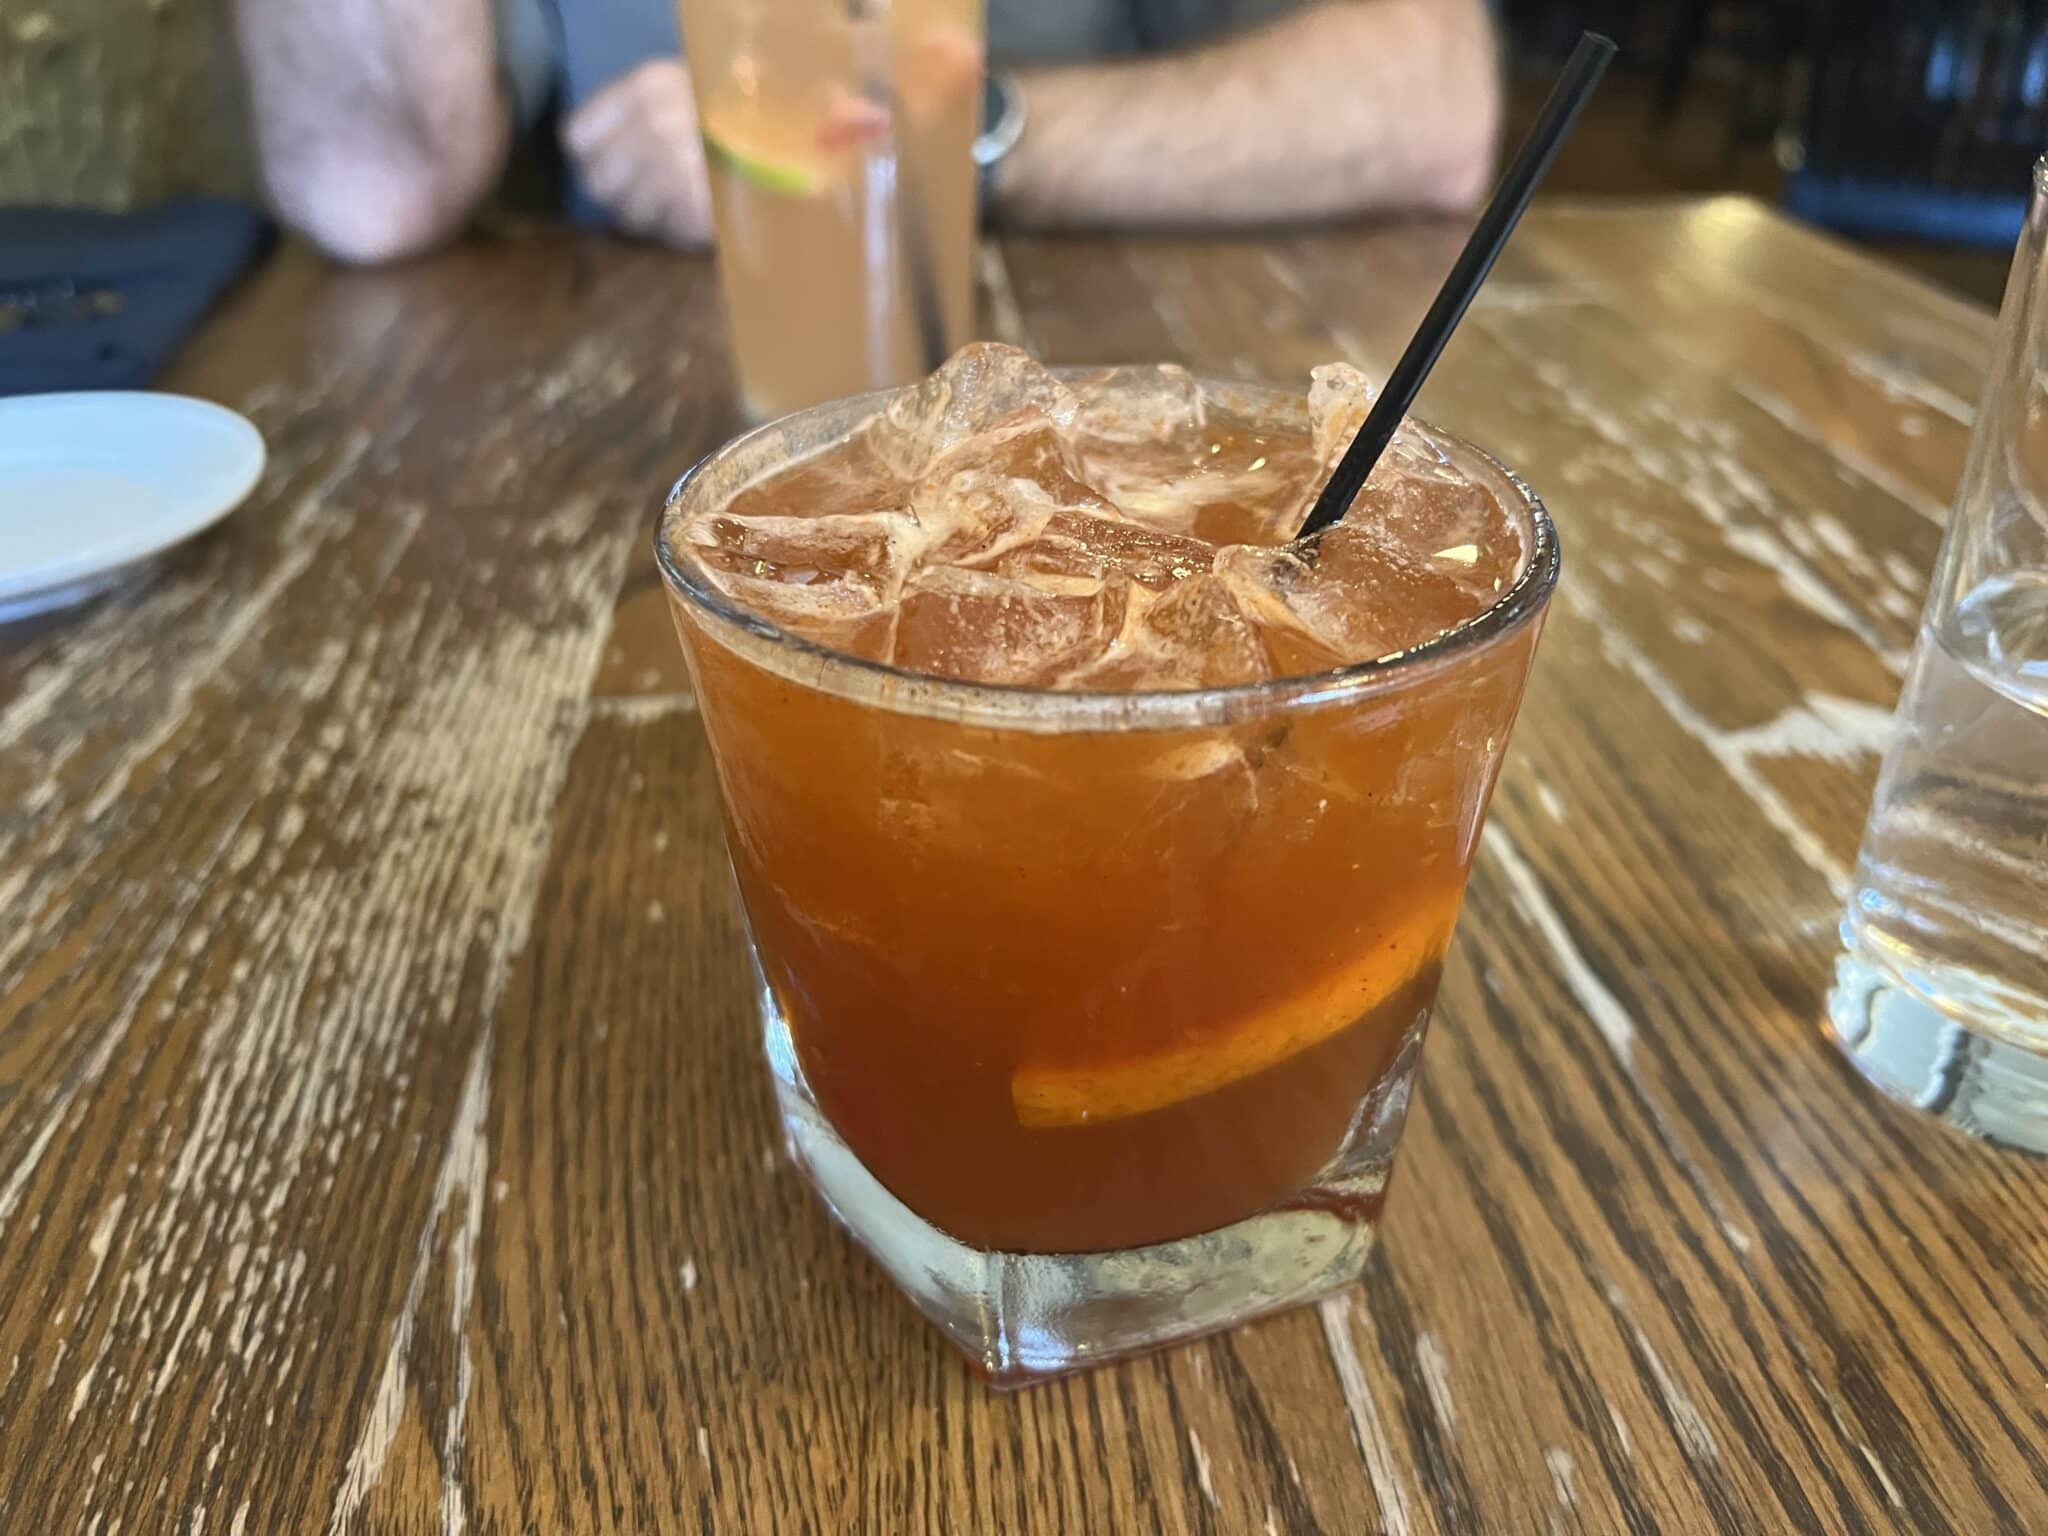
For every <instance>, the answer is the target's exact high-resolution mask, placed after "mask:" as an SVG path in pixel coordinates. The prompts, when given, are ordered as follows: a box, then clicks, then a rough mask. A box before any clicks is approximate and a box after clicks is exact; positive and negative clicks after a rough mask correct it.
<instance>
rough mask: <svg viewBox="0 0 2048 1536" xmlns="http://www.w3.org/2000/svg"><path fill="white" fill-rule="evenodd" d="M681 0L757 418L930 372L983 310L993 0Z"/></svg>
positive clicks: (739, 352) (724, 272)
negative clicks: (980, 184)
mask: <svg viewBox="0 0 2048 1536" xmlns="http://www.w3.org/2000/svg"><path fill="white" fill-rule="evenodd" d="M680 3H681V11H682V28H683V37H684V39H685V46H684V49H683V51H684V53H685V54H686V55H687V56H688V59H689V65H690V77H691V80H692V82H693V83H694V85H695V87H696V92H697V111H698V116H699V119H700V120H701V123H702V126H703V133H704V148H705V159H706V161H707V164H708V168H709V171H710V176H711V200H712V213H713V217H714V219H715V221H716V225H717V247H718V271H719V279H720V282H721V284H722V286H723V289H724V294H725V313H726V322H727V328H728V330H729V332H730V334H731V337H732V347H733V354H734V358H735V361H736V362H737V365H738V368H739V382H740V390H741V395H742V398H743V401H744V403H745V406H746V409H747V411H748V413H749V414H750V415H751V416H753V417H754V418H755V419H756V420H760V419H765V418H767V417H771V416H779V415H782V414H783V413H785V412H788V411H794V410H798V409H800V408H802V407H804V406H807V405H815V404H817V403H818V402H819V401H821V400H830V399H836V398H839V397H842V396H846V395H852V394H859V393H862V392H864V391H866V390H871V389H878V388H883V387H886V386H890V385H896V384H906V383H909V382H910V381H911V380H913V379H916V378H919V377H921V376H922V375H923V374H924V372H925V371H926V370H927V369H928V368H932V367H935V366H936V365H937V363H938V360H939V358H940V357H944V356H946V355H948V354H950V353H951V352H952V351H953V350H954V349H955V348H956V347H958V346H960V345H961V344H962V343H963V342H965V341H966V340H967V336H968V332H969V330H970V328H971V326H972V321H973V299H974V295H973V287H972V284H971V269H970V262H969V258H970V255H971V253H972V250H973V242H974V203H975V170H974V159H973V142H974V134H975V130H976V127H977V126H978V124H979V120H980V115H981V78H982V49H983V37H982V5H981V0H680ZM921 305H922V306H923V307H922V308H921V307H920V306H921ZM926 327H932V328H935V329H936V330H937V331H938V332H939V335H938V337H937V338H936V339H937V342H938V347H937V350H936V354H935V355H933V356H927V355H926V350H927V349H926V341H925V336H924V330H925V328H926Z"/></svg>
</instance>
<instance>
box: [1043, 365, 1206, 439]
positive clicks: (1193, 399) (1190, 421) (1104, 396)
mask: <svg viewBox="0 0 2048 1536" xmlns="http://www.w3.org/2000/svg"><path fill="white" fill-rule="evenodd" d="M1074 399H1075V401H1076V406H1077V408H1076V410H1075V413H1074V422H1073V430H1074V432H1075V433H1076V435H1078V436H1080V437H1082V438H1094V439H1097V440H1099V441H1101V442H1103V443H1119V444H1143V443H1157V444H1170V445H1174V446H1178V447H1181V448H1183V449H1185V450H1186V451H1187V452H1188V453H1189V454H1190V455H1191V456H1192V455H1193V454H1196V453H1199V452H1201V450H1202V448H1203V447H1204V446H1205V445H1204V443H1203V440H1202V430H1203V427H1204V425H1205V424H1206V422H1207V420H1208V414H1209V412H1208V403H1207V401H1205V400H1204V399H1203V397H1202V388H1201V386H1200V385H1199V384H1197V383H1196V382H1195V377H1194V375H1193V374H1191V373H1189V372H1188V371H1187V369H1185V368H1182V367H1180V366H1178V365H1177V364H1174V363H1161V364H1158V365H1156V366H1149V367H1141V368H1108V369H1105V370H1103V371H1102V372H1101V373H1098V374H1094V375H1092V376H1090V377H1088V378H1085V379H1081V380H1079V381H1077V382H1076V383H1075V385H1074Z"/></svg>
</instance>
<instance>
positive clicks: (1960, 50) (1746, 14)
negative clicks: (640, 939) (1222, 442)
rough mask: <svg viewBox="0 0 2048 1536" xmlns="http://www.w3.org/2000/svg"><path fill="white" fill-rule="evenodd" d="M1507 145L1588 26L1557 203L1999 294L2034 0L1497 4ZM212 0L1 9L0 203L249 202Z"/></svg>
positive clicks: (2041, 132) (2042, 92)
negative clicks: (1723, 202) (1700, 206)
mask: <svg viewBox="0 0 2048 1536" xmlns="http://www.w3.org/2000/svg"><path fill="white" fill-rule="evenodd" d="M1497 9H1498V11H1499V13H1500V18H1501V22H1502V28H1503V32H1504V35H1505V38H1506V41H1507V48H1508V68H1509V74H1510V78H1511V80H1512V82H1513V97H1512V99H1513V103H1514V110H1513V112H1512V113H1511V117H1510V122H1509V130H1508V131H1509V134H1510V136H1511V138H1512V137H1513V136H1514V135H1516V134H1517V133H1518V132H1519V130H1520V128H1521V127H1522V126H1523V125H1524V124H1525V123H1526V121H1527V120H1528V118H1529V117H1531V116H1533V114H1534V112H1535V109H1536V106H1537V104H1538V102H1540V100H1541V97H1542V94H1543V91H1544V88H1545V86H1546V84H1547V80H1548V77H1549V73H1550V72H1551V71H1552V70H1553V69H1554V68H1555V66H1556V65H1557V63H1558V61H1559V60H1560V59H1561V58H1562V57H1563V55H1564V53H1565V51H1566V50H1567V48H1568V47H1569V45H1570V42H1571V40H1572V39H1573V38H1574V37H1576V35H1577V33H1578V31H1579V29H1580V28H1582V27H1594V28H1598V29H1601V30H1604V31H1607V32H1608V33H1610V34H1611V35H1612V36H1614V37H1615V38H1616V40H1617V41H1619V42H1620V43H1621V45H1622V48H1623V53H1622V61H1621V64H1620V65H1619V66H1618V67H1617V69H1616V70H1615V72H1614V74H1613V75H1611V76H1610V78H1609V83H1608V85H1607V86H1606V88H1605V89H1604V91H1603V92H1602V94H1601V96H1600V97H1599V98H1598V99H1597V100H1596V101H1595V103H1594V105H1593V108H1592V109H1591V111H1590V112H1589V115H1588V120H1587V121H1586V122H1585V123H1584V124H1583V125H1582V126H1581V128H1580V131H1579V133H1578V135H1577V136H1576V138H1575V139H1574V140H1573V142H1572V144H1571V147H1570V148H1569V150H1568V151H1567V153H1566V155H1565V157H1564V159H1563V161H1562V162H1561V163H1560V164H1559V166H1558V169H1557V171H1556V172H1555V173H1554V175H1553V177H1552V179H1551V181H1550V184H1549V193H1548V195H1551V196H1560V195H1562V196H1573V195H1579V196H1620V197H1645V196H1658V195H1665V194H1671V193H1703V192H1723V191H1728V192H1742V193H1748V194H1751V195H1754V196H1757V197H1761V198H1765V199H1768V200H1771V201H1773V202H1777V203H1780V204H1782V205H1784V206H1786V207H1788V208H1789V209H1791V210H1792V211H1794V212H1796V213H1798V214H1800V215H1802V216H1804V217H1806V218H1809V219H1811V220H1813V221H1815V222H1817V223H1820V224H1823V225H1826V226H1828V227H1830V228H1833V229H1836V230H1838V231H1840V232H1842V233H1844V234H1845V235H1848V236H1850V237H1852V238H1855V239H1857V240H1859V241H1863V242H1866V243H1868V244H1871V245H1873V246H1876V247H1878V248H1880V249H1882V250H1883V251H1884V252H1885V253H1886V254H1887V255H1890V256H1892V257H1893V258H1895V259H1897V260H1900V261H1903V262H1905V263H1907V264H1908V265H1910V266H1912V267H1914V268H1915V269H1916V270H1918V271H1920V272H1922V273H1923V274H1925V275H1927V276H1929V277H1931V278H1933V279H1934V280H1935V281H1937V282H1940V283H1942V284H1944V285H1946V286H1948V287H1950V288H1952V289H1955V290H1957V291H1959V292H1962V293H1965V294H1967V295H1969V296H1971V297H1973V298H1976V299H1978V300H1980V301H1982V302H1984V303H1987V304H1995V303H1996V302H1997V299H1998V295H1999V289H2000V286H2001V284H2002V282H2003V278H2004V272H2005V263H2006V257H2007V253H2008V252H2009V251H2010V249H2011V246H2012V242H2013V239H2014V237H2015V235H2016V234H2017V231H2018V228H2019V219H2020V214H2021V208H2022V194H2023V191H2024V188H2025V186H2026V181H2027V167H2028V166H2029V164H2030V163H2031V161H2032V160H2033V158H2034V156H2035V155H2036V154H2037V153H2038V152H2039V150H2040V148H2041V146H2042V145H2043V144H2044V143H2048V0H1636V3H1630V0H1497ZM251 189H252V171H251V158H250V153H249V149H248V144H247V140H246V134H245V131H244V128H243V117H242V107H241V102H240V99H239V87H238V83H237V79H236V72H235V69H234V64H233V59H232V57H231V55H230V53H229V44H228V39H227V28H226V23H225V18H224V16H223V15H222V14H221V6H220V3H219V0H6V3H5V4H4V5H0V204H6V203H24V202H57V203H81V204H86V205H90V206H96V207H104V208H129V207H136V206H143V205H147V204H149V203H153V202H156V201H159V200H161V199H163V198H166V197H171V196H175V195H178V194H181V193H188V192H228V193H243V194H246V193H249V192H250V191H251Z"/></svg>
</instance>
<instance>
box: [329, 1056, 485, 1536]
mask: <svg viewBox="0 0 2048 1536" xmlns="http://www.w3.org/2000/svg"><path fill="white" fill-rule="evenodd" d="M491 1040H492V1031H491V1030H490V1028H489V1027H486V1028H485V1030H484V1032H483V1034H482V1036H481V1037H480V1038H479V1039H478V1040H477V1043H476V1045H475V1047H474V1048H473V1049H472V1050H471V1052H470V1059H469V1069H468V1071H467V1072H465V1073H464V1074H463V1082H462V1097H461V1099H460V1101H459V1103H458V1104H457V1107H456V1112H455V1124H454V1127H453V1128H452V1130H451V1131H450V1132H449V1137H448V1144H447V1147H446V1149H445V1150H444V1151H443V1153H442V1156H441V1167H440V1171H439V1173H437V1174H436V1175H435V1179H434V1197H433V1200H432V1202H431V1203H430V1204H429V1206H428V1208H427V1217H426V1220H425V1222H424V1223H422V1225H421V1227H420V1234H419V1239H418V1241H417V1243H416V1244H415V1245H414V1249H413V1261H412V1273H411V1275H410V1276H409V1277H408V1278H407V1280H406V1287H405V1298H404V1300H403V1301H402V1302H401V1303H400V1305H399V1309H398V1316H397V1317H396V1318H395V1319H394V1320H393V1321H392V1325H391V1331H390V1334H389V1338H388V1342H387V1344H386V1346H385V1350H384V1364H383V1368H382V1370H381V1372H380V1373H379V1375H378V1378H377V1387H376V1391H375V1393H374V1394H373V1396H372V1398H371V1403H370V1411H369V1413H368V1415H367V1416H366V1417H365V1419H364V1421H363V1425H362V1428H361V1430H360V1431H359V1432H358V1434H357V1437H356V1443H355V1445H354V1447H353V1448H352V1449H351V1450H350V1452H349V1456H348V1462H347V1465H346V1466H345V1467H344V1469H343V1471H342V1478H341V1487H340V1489H339V1490H338V1491H337V1493H336V1495H335V1500H334V1508H333V1510H332V1512H331V1514H330V1515H329V1517H328V1522H327V1529H328V1531H329V1532H330V1533H339V1532H342V1531H345V1530H348V1529H350V1528H351V1527H352V1526H353V1525H354V1523H355V1521H356V1518H357V1516H358V1515H359V1514H360V1513H361V1510H362V1505H363V1501H364V1500H365V1499H366V1498H368V1497H369V1493H370V1490H371V1489H373V1488H375V1487H376V1486H377V1481H378V1479H379V1478H380V1477H381V1476H382V1475H383V1471H384V1459H385V1457H386V1456H387V1455H388V1454H389V1453H390V1450H391V1445H392V1442H393V1441H394V1440H396V1439H397V1437H398V1429H399V1426H400V1424H401V1423H403V1421H404V1415H405V1411H406V1393H407V1380H408V1374H409V1365H410V1357H411V1354H412V1338H413V1328H414V1323H415V1320H416V1319H417V1317H418V1315H419V1308H420V1302H421V1299H422V1294H423V1292H424V1291H425V1289H426V1283H427V1272H428V1271H429V1270H430V1269H431V1268H432V1267H433V1257H434V1250H435V1240H436V1238H437V1237H438V1236H439V1235H440V1230H441V1227H442V1225H443V1223H444V1220H445V1218H446V1217H447V1216H448V1214H449V1213H450V1212H451V1211H452V1210H453V1209H454V1205H455V1196H456V1193H457V1191H461V1192H462V1193H463V1194H464V1196H465V1197H466V1198H465V1200H464V1210H463V1218H462V1224H461V1227H460V1229H459V1230H458V1232H457V1234H456V1237H455V1241H454V1243H453V1245H452V1248H451V1252H450V1269H449V1301H450V1310H451V1314H452V1315H453V1318H454V1324H455V1329H456V1332H457V1335H458V1336H464V1335H465V1334H466V1327H465V1325H466V1322H467V1311H468V1303H469V1296H468V1291H469V1286H470V1280H469V1277H470V1276H471V1275H472V1274H473V1273H474V1264H475V1246H476V1233H477V1230H478V1229H479V1228H480V1227H481V1225H482V1220H483V1216H482V1208H483V1204H482V1195H483V1186H484V1176H485V1173H486V1170H487V1169H488V1166H489V1159H490V1151H489V1148H488V1146H487V1145H486V1143H485V1136H484V1132H485V1124H486V1120H487V1118H488V1115H489V1110H490V1068H491ZM465 1250H466V1254H467V1256H466V1257H464V1256H463V1255H464V1253H465ZM458 1303H459V1305H460V1306H461V1308H462V1310H461V1311H460V1312H455V1310H454V1309H455V1307H456V1305H457V1304H458ZM458 1374H459V1375H466V1374H467V1373H466V1372H464V1371H462V1370H461V1369H460V1367H458ZM467 1396H468V1392H467V1383H466V1381H465V1382H463V1383H462V1384H461V1385H460V1387H459V1388H458V1403H457V1404H456V1405H454V1406H451V1408H450V1410H449V1415H450V1416H449V1422H448V1424H447V1426H445V1427H444V1430H443V1475H444V1479H445V1478H448V1477H453V1476H456V1475H458V1473H459V1467H456V1466H454V1465H451V1463H450V1460H449V1457H448V1454H447V1453H448V1450H449V1448H450V1447H449V1441H450V1440H452V1441H453V1442H454V1444H453V1449H454V1450H455V1451H456V1452H459V1451H460V1449H461V1429H460V1425H461V1418H460V1415H461V1411H462V1406H463V1404H464V1403H466V1400H467ZM455 1497H456V1500H457V1504H456V1509H455V1511H454V1513H455V1515H456V1517H457V1518H458V1519H461V1518H464V1516H463V1511H462V1509H461V1506H460V1502H459V1501H460V1493H459V1490H458V1492H457V1493H456V1496H455ZM449 1513H450V1510H449V1491H448V1486H447V1483H446V1481H444V1483H443V1486H442V1517H443V1521H444V1523H445V1522H446V1520H447V1519H448V1517H449ZM458 1529H459V1527H458Z"/></svg>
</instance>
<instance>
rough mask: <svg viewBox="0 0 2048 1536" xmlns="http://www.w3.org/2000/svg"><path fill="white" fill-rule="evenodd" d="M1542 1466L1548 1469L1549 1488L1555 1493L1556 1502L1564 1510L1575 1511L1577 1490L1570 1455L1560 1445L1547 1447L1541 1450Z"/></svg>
mask: <svg viewBox="0 0 2048 1536" xmlns="http://www.w3.org/2000/svg"><path fill="white" fill-rule="evenodd" d="M1543 1464H1544V1465H1545V1466H1546V1467H1548V1468H1549V1469H1550V1486H1551V1488H1552V1489H1554V1490H1555V1491H1556V1493H1557V1502H1558V1503H1559V1504H1560V1505H1562V1506H1563V1507H1564V1508H1565V1509H1568V1510H1575V1509H1577V1508H1578V1507H1579V1489H1578V1484H1577V1481H1576V1480H1575V1478H1574V1476H1573V1472H1574V1468H1573V1466H1572V1453H1571V1452H1570V1451H1568V1450H1566V1449H1565V1448H1564V1447H1563V1446H1561V1445H1547V1446H1545V1447H1544V1448H1543Z"/></svg>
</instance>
